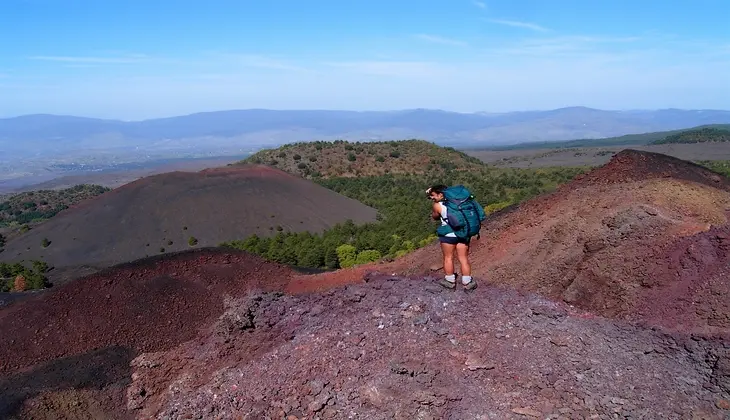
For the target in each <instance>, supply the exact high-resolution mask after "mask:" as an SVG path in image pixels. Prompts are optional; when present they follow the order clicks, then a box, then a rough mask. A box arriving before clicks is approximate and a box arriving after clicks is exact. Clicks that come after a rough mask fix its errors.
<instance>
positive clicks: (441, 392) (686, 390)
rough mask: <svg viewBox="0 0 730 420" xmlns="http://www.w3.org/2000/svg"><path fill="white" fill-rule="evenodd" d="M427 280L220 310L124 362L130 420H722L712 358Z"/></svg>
mask: <svg viewBox="0 0 730 420" xmlns="http://www.w3.org/2000/svg"><path fill="white" fill-rule="evenodd" d="M434 280H435V279H433V278H432V279H428V280H427V281H424V279H423V278H413V279H404V278H398V277H390V276H382V275H372V276H371V278H370V280H369V282H368V283H367V284H362V285H351V286H347V287H343V288H339V289H335V290H331V291H329V292H326V293H322V294H308V295H301V296H298V297H293V296H281V295H279V296H274V295H271V294H263V295H252V296H249V297H247V298H244V299H242V300H239V301H233V302H231V305H230V306H229V309H228V310H227V311H226V313H225V314H224V315H223V316H222V317H221V318H220V319H219V320H218V322H217V323H216V324H214V325H213V326H212V327H211V328H210V329H208V330H207V331H204V332H203V333H202V334H201V335H200V336H199V337H198V338H196V339H195V340H191V341H189V342H187V343H184V344H182V345H181V346H179V347H177V348H175V349H174V350H170V351H167V352H158V353H148V354H143V355H140V356H139V357H137V358H135V360H133V361H132V363H131V366H132V372H133V373H132V375H133V377H134V378H135V379H134V380H133V382H132V384H131V385H130V387H129V388H128V391H127V398H128V400H127V401H128V408H129V409H130V410H132V412H133V414H134V415H135V417H136V418H139V419H143V418H144V419H148V418H165V419H182V418H194V417H195V416H203V417H205V418H246V419H264V418H267V419H347V418H368V419H508V418H509V419H522V418H541V419H583V418H585V419H588V418H595V419H609V418H632V419H638V418H656V419H660V418H661V419H700V418H701V419H718V420H719V419H723V418H726V416H727V415H728V411H725V410H726V409H728V408H730V405H729V404H730V403H728V400H727V398H728V391H730V381H729V378H730V377H729V376H728V374H730V369H728V366H730V363H728V359H727V357H728V349H727V348H725V347H723V346H722V344H720V343H717V342H713V341H709V340H704V339H700V338H697V339H694V340H693V339H683V338H676V337H672V336H669V335H663V334H660V333H658V332H655V331H651V330H643V329H640V328H637V327H632V326H628V325H622V324H617V323H614V322H612V321H610V320H607V319H602V318H596V317H592V316H590V315H588V314H585V313H582V312H578V311H576V310H575V309H572V308H571V307H569V306H568V305H565V304H559V303H554V302H551V301H548V300H546V299H544V298H541V297H538V296H536V295H533V294H520V293H518V292H516V291H512V290H501V289H498V288H495V287H490V286H485V287H482V288H478V289H477V290H475V291H474V292H473V293H472V294H469V293H464V292H463V291H456V292H454V291H450V290H444V289H442V288H441V287H440V286H438V285H436V284H434Z"/></svg>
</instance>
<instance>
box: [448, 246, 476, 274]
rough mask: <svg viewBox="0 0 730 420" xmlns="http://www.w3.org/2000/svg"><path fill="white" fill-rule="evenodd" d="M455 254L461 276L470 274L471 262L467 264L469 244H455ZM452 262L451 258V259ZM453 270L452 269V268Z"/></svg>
mask: <svg viewBox="0 0 730 420" xmlns="http://www.w3.org/2000/svg"><path fill="white" fill-rule="evenodd" d="M456 256H457V258H459V265H460V266H461V275H462V276H471V264H469V245H467V244H456ZM451 263H452V264H453V260H452V261H451ZM452 272H453V270H452Z"/></svg>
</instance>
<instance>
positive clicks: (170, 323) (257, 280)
mask: <svg viewBox="0 0 730 420" xmlns="http://www.w3.org/2000/svg"><path fill="white" fill-rule="evenodd" d="M290 276H291V270H290V269H289V268H288V267H284V266H280V265H277V264H272V263H269V262H266V261H264V260H262V259H261V258H259V257H257V256H253V255H250V254H247V253H244V252H236V251H232V252H228V251H222V250H219V249H204V250H196V251H188V252H183V253H180V254H176V255H166V256H160V257H151V258H149V259H146V260H142V261H135V262H133V263H128V264H123V265H120V266H117V267H113V268H109V269H106V270H102V271H100V272H99V273H96V274H93V275H90V276H87V277H83V278H80V279H77V280H76V281H74V282H71V283H67V284H65V285H62V286H59V287H58V288H54V290H52V291H49V292H48V293H44V294H41V295H37V296H33V297H30V298H27V299H25V300H22V301H19V302H15V303H13V304H11V305H10V306H8V307H6V308H3V309H2V310H0V331H2V334H0V375H4V376H3V378H2V379H0V395H2V397H0V407H4V408H0V418H7V416H8V415H9V413H10V412H11V411H12V410H13V409H17V408H18V406H19V405H22V403H23V401H25V400H26V399H31V400H32V399H33V397H34V396H35V394H41V396H42V397H39V398H41V399H42V400H47V399H49V398H50V399H53V398H60V399H61V400H63V394H64V393H71V394H74V393H76V392H77V391H78V392H87V391H88V392H91V391H93V392H96V393H99V394H100V395H102V396H103V397H98V398H91V397H89V399H90V401H92V402H94V404H98V403H99V401H107V402H108V403H109V404H111V408H108V409H111V410H112V411H117V412H119V411H118V410H119V407H121V406H123V405H124V401H123V390H124V386H125V383H126V382H128V381H129V379H130V375H129V372H128V370H129V361H130V360H131V358H133V357H135V356H136V355H137V354H139V353H141V352H149V351H159V350H164V349H169V348H171V347H172V346H175V345H177V344H179V343H181V342H184V341H186V340H190V339H192V338H193V337H195V335H196V334H197V332H198V328H200V327H201V326H206V325H208V324H210V323H211V322H213V320H215V319H216V318H217V317H219V316H220V315H221V313H222V312H223V310H224V302H225V301H226V300H227V299H230V298H234V297H237V296H243V295H245V294H246V292H247V291H248V290H251V289H256V290H266V291H277V290H282V289H283V288H284V287H285V286H286V284H287V282H288V279H289V277H290ZM105 378H106V379H105ZM17 383H24V384H25V386H24V387H23V388H16V387H15V384H17ZM77 388H78V389H77ZM87 388H88V389H87ZM74 389H76V390H74ZM84 390H86V391H84ZM105 393H107V394H110V395H106V394H105ZM74 395H76V394H74ZM72 397H73V395H71V396H69V398H71V401H73V398H75V397H73V398H72ZM110 398H111V400H109V399H110ZM108 400H109V401H108ZM33 401H35V403H37V404H40V403H41V402H42V401H40V400H33ZM66 402H68V401H66ZM30 404H32V402H31V403H30ZM13 407H14V408H13ZM51 417H53V416H51ZM92 417H93V416H92ZM102 417H104V416H102ZM55 418H60V417H55ZM77 418H78V417H77ZM96 418H99V417H96Z"/></svg>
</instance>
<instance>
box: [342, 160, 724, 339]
mask: <svg viewBox="0 0 730 420" xmlns="http://www.w3.org/2000/svg"><path fill="white" fill-rule="evenodd" d="M728 208H730V180H728V178H725V177H724V176H722V175H719V174H717V173H715V172H713V171H710V170H709V169H707V168H705V167H702V166H699V165H695V164H692V163H690V162H686V161H682V160H679V159H676V158H671V157H669V156H666V155H661V154H656V153H650V152H641V151H633V150H625V151H623V152H621V153H618V154H616V155H615V156H614V157H613V158H612V159H611V161H610V162H609V163H608V164H606V165H604V166H602V167H600V168H598V169H595V170H593V171H591V172H588V173H587V174H584V175H579V176H578V177H576V179H575V180H573V181H572V182H569V183H566V184H563V185H561V186H560V187H558V188H557V190H556V191H555V192H553V193H551V194H546V195H542V196H540V197H537V198H535V199H532V200H528V201H526V202H524V203H523V204H521V205H520V206H518V207H516V208H512V209H510V210H509V211H505V212H500V213H496V214H495V215H493V216H492V217H491V218H490V219H489V220H488V221H487V222H486V223H485V224H484V227H483V229H484V231H485V237H483V239H482V241H481V242H480V243H478V244H477V245H476V246H475V247H474V248H473V250H472V255H473V261H474V263H473V267H472V269H473V272H474V274H475V276H477V277H478V278H481V279H483V281H485V282H488V283H491V284H495V285H503V286H510V287H517V288H520V289H524V290H529V291H534V292H537V293H540V294H541V295H544V296H548V297H550V298H553V299H558V300H564V301H566V302H568V303H571V304H573V305H576V306H577V307H580V308H583V309H584V310H587V311H591V312H594V313H597V314H601V315H603V316H608V317H618V318H626V319H633V320H644V321H646V322H649V323H653V324H658V325H662V326H664V327H666V328H669V329H677V330H681V331H695V332H707V333H715V332H722V333H725V332H728V331H730V322H728V320H730V300H728V299H727V296H730V289H728V288H729V287H730V285H728V284H727V282H725V281H724V280H722V279H723V276H724V275H725V266H726V264H727V262H728V261H730V252H728V250H730V248H729V247H727V245H726V244H725V242H726V237H727V236H728V235H730V224H729V223H728V213H727V209H728ZM439 253H440V251H439V250H438V248H437V247H436V246H428V247H426V248H423V249H421V250H417V251H416V252H414V253H412V254H409V255H407V256H405V257H404V258H402V259H400V260H398V261H396V262H394V263H392V265H389V266H385V267H384V268H383V269H384V270H387V271H388V272H390V271H396V272H404V273H412V274H415V273H424V272H428V271H429V267H430V266H431V265H433V264H437V263H439V261H440V255H439ZM365 268H366V267H363V268H361V270H362V269H365ZM354 277H357V275H355V276H354ZM726 289H727V290H726ZM688 302H696V303H695V304H693V305H695V306H691V305H689V304H688Z"/></svg>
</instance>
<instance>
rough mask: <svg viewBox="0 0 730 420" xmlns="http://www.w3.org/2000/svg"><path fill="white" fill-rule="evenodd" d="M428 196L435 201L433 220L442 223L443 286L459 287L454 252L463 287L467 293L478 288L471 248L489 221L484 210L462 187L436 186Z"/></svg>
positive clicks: (440, 240)
mask: <svg viewBox="0 0 730 420" xmlns="http://www.w3.org/2000/svg"><path fill="white" fill-rule="evenodd" d="M426 196H427V197H428V198H429V199H430V200H431V201H433V208H432V213H431V217H432V218H433V219H434V220H441V226H439V227H438V229H436V234H437V235H438V239H439V242H440V243H441V252H442V253H443V256H444V274H445V276H444V278H443V279H441V281H439V284H441V285H442V286H444V287H446V288H448V289H454V288H456V274H454V251H456V255H457V258H458V259H459V265H461V284H462V285H463V286H464V289H466V290H473V289H475V288H476V287H477V283H476V281H475V280H474V279H473V278H472V276H471V264H470V263H469V245H470V243H471V238H472V237H473V236H477V237H478V235H479V230H480V228H481V222H482V221H483V220H484V219H485V218H486V214H485V213H484V209H483V208H482V207H481V205H480V204H479V203H477V201H476V200H475V199H474V196H473V195H472V194H471V193H470V192H469V190H467V189H466V188H465V187H464V186H462V185H457V186H454V187H447V186H445V185H434V186H432V187H431V188H429V189H427V190H426Z"/></svg>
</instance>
